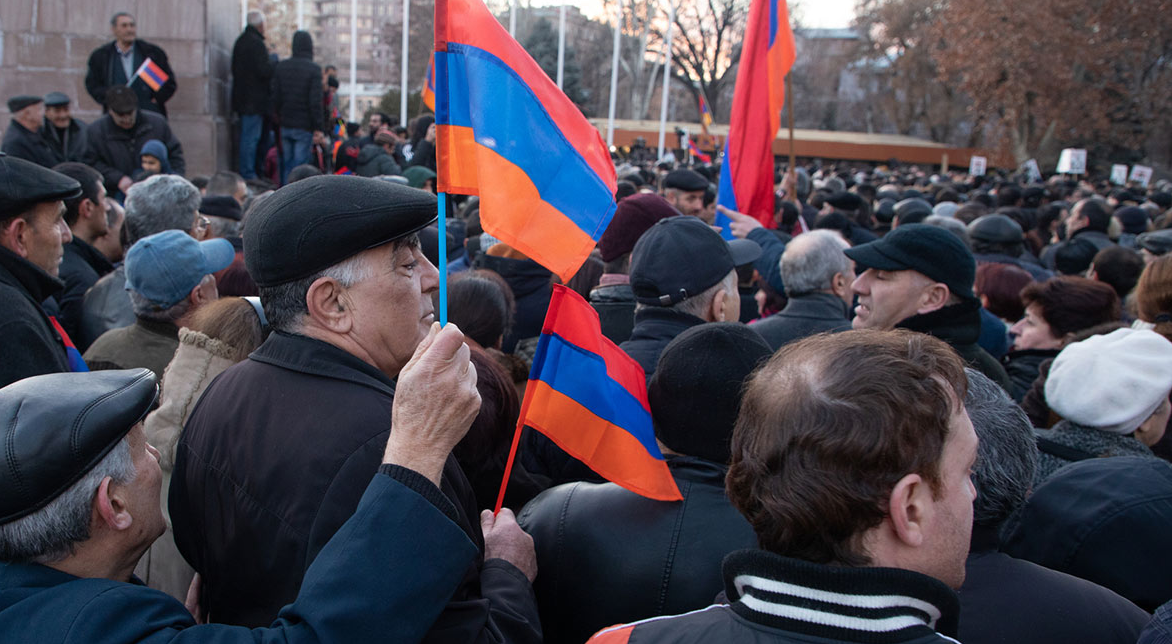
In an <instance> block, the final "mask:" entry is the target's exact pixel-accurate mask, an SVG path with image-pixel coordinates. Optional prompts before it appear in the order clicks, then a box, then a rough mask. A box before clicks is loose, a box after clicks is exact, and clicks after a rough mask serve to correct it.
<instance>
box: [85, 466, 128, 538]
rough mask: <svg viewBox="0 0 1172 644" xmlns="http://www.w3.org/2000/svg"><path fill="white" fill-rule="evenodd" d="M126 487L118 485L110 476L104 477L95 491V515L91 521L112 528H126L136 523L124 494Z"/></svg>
mask: <svg viewBox="0 0 1172 644" xmlns="http://www.w3.org/2000/svg"><path fill="white" fill-rule="evenodd" d="M125 490H126V488H125V487H124V486H121V485H116V484H115V483H114V482H113V480H112V479H111V478H110V477H108V476H107V477H106V478H104V479H102V482H101V483H99V484H98V490H97V492H95V493H94V506H93V516H92V517H91V519H90V520H91V522H97V525H99V526H105V527H107V528H109V529H111V530H126V529H127V528H129V527H130V526H131V525H133V524H134V517H132V516H130V510H129V508H128V505H127V503H126V499H125V497H124V496H123V494H124V492H125Z"/></svg>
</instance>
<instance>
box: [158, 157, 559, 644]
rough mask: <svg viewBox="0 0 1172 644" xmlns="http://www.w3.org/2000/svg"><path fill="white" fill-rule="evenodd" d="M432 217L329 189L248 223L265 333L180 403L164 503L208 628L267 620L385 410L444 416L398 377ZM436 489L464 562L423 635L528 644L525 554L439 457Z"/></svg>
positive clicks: (426, 206)
mask: <svg viewBox="0 0 1172 644" xmlns="http://www.w3.org/2000/svg"><path fill="white" fill-rule="evenodd" d="M435 218H436V199H435V197H434V196H432V195H430V194H429V193H426V192H423V191H421V190H414V189H411V188H408V187H407V186H402V185H398V184H392V183H387V182H383V181H378V180H376V179H366V178H362V177H346V176H329V175H326V176H317V177H310V178H308V179H304V180H302V181H298V182H296V183H293V184H290V185H288V186H286V187H284V188H282V189H280V190H278V191H277V192H276V193H274V194H273V195H272V196H270V197H268V198H267V199H266V200H265V201H264V202H262V203H261V204H260V205H259V206H257V207H256V209H255V210H253V211H252V212H250V213H249V215H248V225H247V226H246V227H245V229H244V249H245V261H246V263H247V265H248V270H249V272H250V273H251V274H252V277H253V278H254V279H255V280H256V283H257V285H258V286H259V288H260V299H261V302H262V304H263V305H264V311H265V315H266V316H267V317H268V320H269V323H270V325H271V326H272V328H273V333H272V335H270V336H269V338H268V339H267V340H266V341H265V343H264V344H263V345H262V346H261V347H260V348H259V349H257V350H256V351H255V352H253V354H252V355H250V356H249V358H248V359H247V360H245V361H243V362H241V363H240V364H237V365H235V366H233V367H231V368H229V369H228V370H227V371H225V372H224V373H223V374H221V375H220V376H219V377H218V378H217V379H216V380H215V381H214V382H212V384H211V385H210V386H209V387H208V388H207V390H206V391H205V393H204V394H203V396H202V397H201V398H200V400H199V402H198V403H197V404H196V406H195V409H194V410H193V411H192V414H191V417H190V418H189V420H188V422H187V425H186V427H185V428H184V431H183V434H182V437H181V438H180V441H179V443H178V446H177V448H176V455H175V471H174V474H173V477H172V479H171V490H170V496H169V500H170V510H171V521H172V526H173V528H174V532H175V542H176V545H177V546H178V547H179V551H180V552H181V553H182V554H183V556H184V558H186V559H187V560H188V562H190V563H191V564H192V567H193V568H195V570H196V571H197V572H199V573H200V574H201V575H202V576H203V578H204V580H205V582H206V588H205V593H204V599H205V605H206V607H207V608H208V609H209V611H210V615H211V617H212V619H215V620H217V621H222V622H226V623H233V624H241V625H246V626H258V625H261V624H267V623H268V622H269V621H271V620H272V619H273V618H274V617H275V616H276V615H277V611H278V610H280V608H281V606H283V605H285V604H287V603H289V602H290V601H291V600H292V599H293V598H294V597H295V596H296V594H297V589H298V587H302V585H303V577H304V576H305V574H306V571H307V569H308V568H309V566H310V564H312V563H313V561H314V560H315V559H316V558H317V557H318V556H319V552H321V549H322V547H323V546H324V545H325V544H326V542H327V541H329V539H330V537H331V536H333V535H334V533H335V532H337V531H338V529H339V527H341V526H342V524H343V522H345V520H346V519H347V518H348V517H349V516H350V515H351V514H353V512H354V509H355V508H356V507H357V506H358V503H359V499H360V498H361V496H362V491H363V489H364V486H365V485H366V483H367V482H368V481H369V480H370V477H371V476H372V475H373V473H374V472H375V471H376V470H377V468H378V465H379V462H380V461H379V458H380V454H381V450H382V447H381V445H382V444H383V443H385V442H386V440H387V432H388V431H390V432H391V435H392V436H393V435H394V434H395V433H396V432H398V431H399V430H398V427H399V423H401V422H407V420H406V418H405V417H403V416H400V415H399V412H398V411H397V408H396V406H397V405H398V404H399V401H401V400H403V399H404V398H405V397H406V398H411V399H420V400H414V401H413V404H415V403H418V404H423V402H425V401H430V402H429V404H435V405H441V406H442V405H445V404H447V403H446V401H445V400H444V396H443V395H442V394H441V393H440V392H438V391H428V390H426V389H425V388H410V387H407V386H406V384H405V383H404V380H403V379H404V376H403V375H402V374H403V371H404V368H405V366H406V365H409V361H410V360H411V356H412V353H414V352H415V351H416V347H417V346H418V345H419V344H420V342H421V341H423V340H424V337H425V336H426V334H427V332H428V328H429V327H430V326H431V324H432V322H433V320H434V319H435V315H434V312H433V310H432V294H433V293H434V292H435V290H436V289H437V288H438V283H439V280H438V277H439V274H438V272H437V271H436V269H435V267H434V266H432V265H431V264H430V263H429V262H428V261H427V259H426V258H425V257H424V256H423V254H422V252H421V251H420V248H419V242H418V238H417V236H416V233H417V232H418V231H419V230H420V229H422V228H424V227H426V226H427V225H428V224H430V223H431V222H433V221H435ZM440 488H441V489H442V492H443V493H442V495H438V494H437V498H436V499H435V501H436V503H439V504H441V505H443V506H445V507H448V508H449V509H450V511H451V516H453V517H454V518H455V519H456V520H457V522H458V523H459V524H460V526H461V528H463V529H464V531H465V532H466V533H467V535H468V537H469V538H470V539H472V541H473V542H474V543H476V544H477V546H478V548H480V549H481V552H480V554H479V555H478V556H477V559H476V562H475V564H473V565H469V566H468V568H467V570H466V576H465V578H464V580H463V583H461V585H460V587H459V588H458V589H457V590H456V591H455V592H454V593H453V594H452V595H451V600H450V602H449V604H448V606H447V608H446V609H445V610H444V612H443V613H442V614H441V615H440V616H439V618H438V620H437V621H436V623H435V624H434V626H433V627H432V630H431V632H430V635H429V639H430V640H431V641H444V642H488V641H491V642H498V641H507V642H539V641H541V629H540V625H539V620H538V617H537V609H536V601H535V599H534V597H533V589H532V585H531V582H532V580H533V578H534V577H535V576H536V563H535V557H534V553H533V543H532V540H531V539H530V538H529V536H528V535H526V534H525V533H524V532H523V531H522V530H521V529H520V527H518V526H517V524H516V521H515V519H514V517H513V514H512V513H511V512H508V511H504V510H502V511H501V514H500V515H499V516H497V517H495V519H494V517H493V515H492V513H488V512H486V513H484V514H483V515H480V516H478V513H477V510H478V509H479V508H477V507H476V502H475V495H474V494H473V491H472V489H471V487H470V486H469V484H468V480H467V478H466V477H465V476H464V473H463V472H462V471H461V469H460V466H459V465H458V464H457V462H456V460H455V459H454V458H448V459H447V461H446V463H445V466H444V470H443V480H442V484H441V486H440ZM415 529H417V526H415V525H412V523H411V522H410V521H404V522H402V523H400V525H398V526H396V527H394V528H393V530H395V531H399V530H405V531H412V530H415ZM446 556H447V555H446V554H444V553H442V552H439V551H437V552H435V553H434V554H433V555H430V556H428V557H425V558H423V560H422V561H421V562H420V563H421V565H423V566H428V565H431V563H432V560H439V559H443V558H445V557H446Z"/></svg>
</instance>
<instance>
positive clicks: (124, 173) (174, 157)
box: [85, 110, 187, 194]
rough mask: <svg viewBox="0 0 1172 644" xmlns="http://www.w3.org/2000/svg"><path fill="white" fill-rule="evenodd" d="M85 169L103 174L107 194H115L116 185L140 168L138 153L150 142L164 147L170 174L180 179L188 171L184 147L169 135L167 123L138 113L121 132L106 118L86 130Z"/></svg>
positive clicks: (154, 116) (149, 113) (146, 114)
mask: <svg viewBox="0 0 1172 644" xmlns="http://www.w3.org/2000/svg"><path fill="white" fill-rule="evenodd" d="M85 134H86V145H87V146H88V147H89V149H88V150H86V165H89V166H92V167H93V168H94V169H95V170H97V171H98V172H101V173H102V179H103V180H104V181H105V183H106V192H109V193H110V194H114V193H115V192H117V191H118V182H119V181H121V180H122V177H129V176H131V175H133V174H134V172H135V170H139V169H141V168H142V165H141V164H140V163H139V160H138V153H139V152H141V151H142V146H143V145H144V144H145V143H146V142H147V141H150V140H151V139H158V140H159V141H161V142H162V143H163V145H165V146H167V158H168V160H169V161H170V163H171V171H172V172H174V173H175V174H178V175H182V174H183V173H184V172H186V171H187V162H186V161H184V159H183V146H182V145H181V144H180V143H179V139H177V138H175V135H174V134H172V132H171V126H170V125H168V124H167V119H165V118H163V117H161V116H159V115H158V114H154V113H152V112H144V111H142V110H139V111H138V116H137V117H136V118H135V120H134V127H132V128H130V129H129V130H124V129H122V128H120V127H118V126H117V125H115V124H114V119H112V118H111V117H110V115H109V114H107V115H105V116H103V117H102V118H100V119H98V120H96V121H94V122H93V123H91V124H90V126H89V127H87V128H86V131H85Z"/></svg>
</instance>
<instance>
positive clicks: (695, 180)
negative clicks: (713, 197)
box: [663, 168, 712, 224]
mask: <svg viewBox="0 0 1172 644" xmlns="http://www.w3.org/2000/svg"><path fill="white" fill-rule="evenodd" d="M705 190H708V180H707V179H705V178H704V175H702V174H700V173H699V172H696V171H695V170H689V169H687V168H681V169H679V170H672V171H671V172H669V173H667V176H666V177H664V178H663V197H664V198H665V199H667V201H668V203H670V204H671V205H673V206H675V209H676V210H678V211H680V214H684V215H688V216H691V217H701V215H703V214H704V191H705ZM705 223H708V224H711V223H712V222H711V221H707V222H705Z"/></svg>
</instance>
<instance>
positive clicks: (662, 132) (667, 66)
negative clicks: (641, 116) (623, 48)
mask: <svg viewBox="0 0 1172 644" xmlns="http://www.w3.org/2000/svg"><path fill="white" fill-rule="evenodd" d="M667 8H668V14H667V39H666V40H665V41H664V43H665V44H664V46H665V47H667V51H665V52H664V54H663V56H664V58H663V95H662V96H661V97H660V100H659V158H660V159H662V158H663V149H664V143H665V140H666V138H667V97H668V83H669V82H670V81H671V36H672V33H671V32H672V28H673V27H674V26H675V21H676V6H675V5H674V4H673V3H672V1H671V0H668V3H667Z"/></svg>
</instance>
